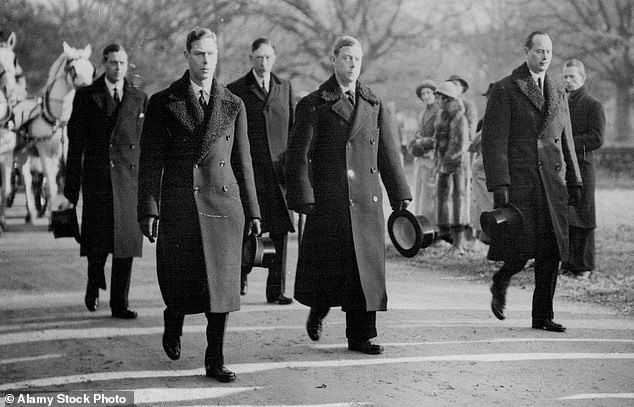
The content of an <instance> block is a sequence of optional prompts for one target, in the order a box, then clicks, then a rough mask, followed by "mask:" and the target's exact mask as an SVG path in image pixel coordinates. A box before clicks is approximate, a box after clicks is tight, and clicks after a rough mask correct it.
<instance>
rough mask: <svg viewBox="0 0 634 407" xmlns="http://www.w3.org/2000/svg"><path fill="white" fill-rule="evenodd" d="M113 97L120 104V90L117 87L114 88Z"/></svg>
mask: <svg viewBox="0 0 634 407" xmlns="http://www.w3.org/2000/svg"><path fill="white" fill-rule="evenodd" d="M112 98H113V99H114V103H115V104H116V105H117V106H119V103H121V98H120V97H119V91H118V90H117V88H116V87H115V88H114V93H113V95H112Z"/></svg>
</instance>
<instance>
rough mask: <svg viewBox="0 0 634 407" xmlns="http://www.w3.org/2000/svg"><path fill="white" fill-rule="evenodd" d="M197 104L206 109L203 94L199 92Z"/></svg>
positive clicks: (201, 91)
mask: <svg viewBox="0 0 634 407" xmlns="http://www.w3.org/2000/svg"><path fill="white" fill-rule="evenodd" d="M198 102H199V103H200V105H201V106H202V107H207V102H206V101H205V92H204V91H203V90H202V89H201V90H200V97H199V98H198Z"/></svg>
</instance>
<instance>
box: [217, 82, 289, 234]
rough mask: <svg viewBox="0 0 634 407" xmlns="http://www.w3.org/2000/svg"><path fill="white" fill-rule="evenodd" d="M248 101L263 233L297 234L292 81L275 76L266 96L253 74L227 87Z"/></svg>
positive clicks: (249, 131)
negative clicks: (289, 156)
mask: <svg viewBox="0 0 634 407" xmlns="http://www.w3.org/2000/svg"><path fill="white" fill-rule="evenodd" d="M227 88H228V89H229V90H230V91H231V92H232V93H233V94H235V95H236V96H239V97H240V99H242V101H243V102H244V106H245V108H246V111H247V123H248V126H247V128H248V133H249V144H250V147H251V158H252V160H253V168H254V169H255V189H256V190H257V194H258V203H259V204H260V212H261V214H262V232H273V233H288V232H294V231H295V228H294V227H293V213H292V212H291V211H289V210H288V207H287V205H286V175H285V173H284V172H285V161H286V146H287V144H288V134H289V132H290V131H291V128H292V127H293V119H294V115H295V106H294V102H293V89H292V87H291V82H290V81H288V80H285V79H281V78H279V77H277V76H276V75H274V74H271V80H270V84H269V92H268V94H266V93H265V92H264V91H263V90H262V88H261V87H260V86H259V84H258V83H257V82H256V80H255V77H254V76H253V72H252V71H249V73H247V74H246V75H245V76H243V77H242V78H240V79H238V80H237V81H235V82H232V83H230V84H229V85H227Z"/></svg>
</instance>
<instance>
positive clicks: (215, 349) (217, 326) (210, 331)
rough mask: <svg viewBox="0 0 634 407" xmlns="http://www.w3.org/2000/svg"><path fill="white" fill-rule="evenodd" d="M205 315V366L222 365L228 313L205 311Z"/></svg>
mask: <svg viewBox="0 0 634 407" xmlns="http://www.w3.org/2000/svg"><path fill="white" fill-rule="evenodd" d="M205 316H206V317H207V349H206V351H205V367H214V366H222V365H224V363H225V360H224V355H223V346H224V339H225V330H226V328H227V319H228V318H227V317H228V313H226V312H223V313H214V312H205Z"/></svg>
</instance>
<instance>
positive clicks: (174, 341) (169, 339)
mask: <svg viewBox="0 0 634 407" xmlns="http://www.w3.org/2000/svg"><path fill="white" fill-rule="evenodd" d="M163 350H164V351H165V354H166V355H167V357H168V358H170V359H172V360H177V359H178V358H180V357H181V338H180V336H172V335H163Z"/></svg>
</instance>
